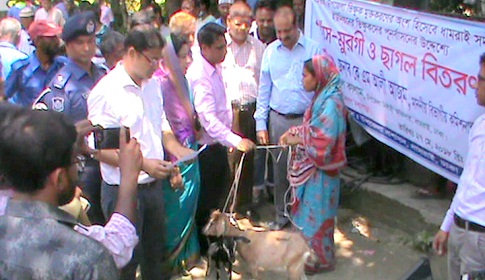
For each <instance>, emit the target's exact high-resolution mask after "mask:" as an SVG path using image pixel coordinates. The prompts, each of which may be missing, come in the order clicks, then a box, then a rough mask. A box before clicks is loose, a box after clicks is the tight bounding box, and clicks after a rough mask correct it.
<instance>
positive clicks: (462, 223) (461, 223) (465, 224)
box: [453, 214, 485, 232]
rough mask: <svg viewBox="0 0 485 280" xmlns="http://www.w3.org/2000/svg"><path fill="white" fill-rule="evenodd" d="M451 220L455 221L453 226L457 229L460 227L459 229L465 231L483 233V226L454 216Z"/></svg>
mask: <svg viewBox="0 0 485 280" xmlns="http://www.w3.org/2000/svg"><path fill="white" fill-rule="evenodd" d="M453 218H454V220H455V224H456V225H457V226H458V227H461V228H463V229H466V230H471V231H476V232H485V226H482V225H479V224H476V223H474V222H470V221H467V220H464V219H462V218H460V217H459V216H458V215H456V214H455V215H454V216H453Z"/></svg>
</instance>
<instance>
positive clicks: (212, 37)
mask: <svg viewBox="0 0 485 280" xmlns="http://www.w3.org/2000/svg"><path fill="white" fill-rule="evenodd" d="M225 32H226V29H225V28H224V27H223V26H221V25H219V24H217V23H214V22H209V23H207V24H206V25H204V26H202V28H201V29H199V32H198V33H197V42H199V45H206V46H212V44H214V42H215V41H216V40H217V39H218V38H219V37H221V36H222V37H224V33H225Z"/></svg>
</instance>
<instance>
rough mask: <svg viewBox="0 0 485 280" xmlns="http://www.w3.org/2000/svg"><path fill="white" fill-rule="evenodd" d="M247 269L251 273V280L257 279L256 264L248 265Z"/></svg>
mask: <svg viewBox="0 0 485 280" xmlns="http://www.w3.org/2000/svg"><path fill="white" fill-rule="evenodd" d="M249 269H250V271H251V277H252V279H258V274H259V270H258V265H257V264H249Z"/></svg>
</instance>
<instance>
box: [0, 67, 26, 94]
mask: <svg viewBox="0 0 485 280" xmlns="http://www.w3.org/2000/svg"><path fill="white" fill-rule="evenodd" d="M23 63H24V62H23V61H16V62H14V63H13V65H12V70H11V71H10V73H9V74H8V78H7V79H6V80H5V81H4V83H3V85H4V92H3V93H4V94H3V96H4V97H5V99H8V98H11V97H13V96H15V95H16V94H18V92H19V90H20V88H21V86H22V85H21V84H20V83H19V81H20V77H21V75H22V72H23V69H22V67H21V65H23Z"/></svg>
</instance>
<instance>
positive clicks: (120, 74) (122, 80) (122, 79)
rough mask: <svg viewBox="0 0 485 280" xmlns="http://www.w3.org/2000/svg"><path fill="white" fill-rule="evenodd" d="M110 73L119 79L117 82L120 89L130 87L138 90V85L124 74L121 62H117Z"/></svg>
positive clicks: (126, 73) (123, 66)
mask: <svg viewBox="0 0 485 280" xmlns="http://www.w3.org/2000/svg"><path fill="white" fill-rule="evenodd" d="M111 72H115V73H116V75H118V77H119V79H118V82H119V83H120V84H121V86H122V87H127V86H132V87H135V88H140V86H139V85H137V84H136V83H135V81H133V79H132V78H131V77H130V75H129V74H128V72H126V69H125V65H123V61H119V62H118V63H117V64H116V66H115V68H114V69H113V70H111Z"/></svg>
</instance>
